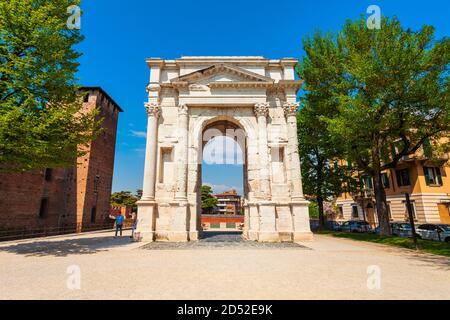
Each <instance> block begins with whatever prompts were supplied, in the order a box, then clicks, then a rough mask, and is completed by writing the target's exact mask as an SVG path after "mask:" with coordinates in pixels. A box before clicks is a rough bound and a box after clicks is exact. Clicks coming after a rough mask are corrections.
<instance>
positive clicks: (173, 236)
mask: <svg viewBox="0 0 450 320" xmlns="http://www.w3.org/2000/svg"><path fill="white" fill-rule="evenodd" d="M167 239H168V241H169V242H188V241H189V234H188V232H187V231H169V232H168V233H167Z"/></svg>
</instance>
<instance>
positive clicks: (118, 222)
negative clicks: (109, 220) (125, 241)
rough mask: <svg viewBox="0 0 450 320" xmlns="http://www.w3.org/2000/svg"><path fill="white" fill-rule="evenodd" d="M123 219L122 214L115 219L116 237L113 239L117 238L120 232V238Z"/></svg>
mask: <svg viewBox="0 0 450 320" xmlns="http://www.w3.org/2000/svg"><path fill="white" fill-rule="evenodd" d="M123 220H124V217H123V215H122V214H120V215H119V216H117V217H116V235H115V237H114V238H117V233H118V231H119V230H120V236H122V227H123Z"/></svg>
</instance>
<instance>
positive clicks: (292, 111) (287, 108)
mask: <svg viewBox="0 0 450 320" xmlns="http://www.w3.org/2000/svg"><path fill="white" fill-rule="evenodd" d="M299 107H300V103H299V102H285V103H283V110H284V115H285V116H286V117H290V116H294V117H295V116H296V115H297V112H298V108H299Z"/></svg>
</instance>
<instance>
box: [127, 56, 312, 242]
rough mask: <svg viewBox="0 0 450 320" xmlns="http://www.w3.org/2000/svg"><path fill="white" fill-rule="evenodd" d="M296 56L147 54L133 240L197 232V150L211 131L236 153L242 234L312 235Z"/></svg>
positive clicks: (191, 236)
mask: <svg viewBox="0 0 450 320" xmlns="http://www.w3.org/2000/svg"><path fill="white" fill-rule="evenodd" d="M296 63H297V60H296V59H290V58H288V59H280V60H269V59H265V58H263V57H182V58H180V59H176V60H162V59H158V58H150V59H147V64H148V66H149V68H150V70H151V71H150V82H149V85H148V87H147V92H148V102H147V103H145V107H146V110H147V114H148V129H147V145H146V154H145V169H144V170H145V171H144V186H143V195H142V199H141V200H140V201H139V202H138V222H137V229H136V232H135V237H136V238H137V240H143V241H154V240H168V241H192V240H197V239H198V238H199V236H200V235H201V231H202V230H201V225H200V214H201V203H200V187H201V163H202V156H203V153H202V149H203V147H204V146H205V143H206V142H207V140H208V139H209V138H210V136H211V132H218V133H220V134H222V135H227V136H231V135H233V139H235V141H237V143H239V146H240V148H241V150H242V151H243V154H244V158H245V160H244V163H243V166H244V208H245V209H244V211H245V226H244V231H243V236H244V237H245V238H246V239H248V240H254V241H299V240H309V239H311V238H312V234H311V231H310V227H309V215H308V202H307V201H306V200H305V199H304V196H303V190H302V182H301V173H300V161H299V155H298V140H297V122H296V113H297V111H298V107H299V104H298V103H297V102H296V94H297V91H298V90H299V89H300V87H301V85H302V82H301V81H299V80H295V78H294V67H295V64H296ZM211 130H213V131H211ZM206 132H207V133H206ZM208 135H209V136H208ZM213 135H216V134H213Z"/></svg>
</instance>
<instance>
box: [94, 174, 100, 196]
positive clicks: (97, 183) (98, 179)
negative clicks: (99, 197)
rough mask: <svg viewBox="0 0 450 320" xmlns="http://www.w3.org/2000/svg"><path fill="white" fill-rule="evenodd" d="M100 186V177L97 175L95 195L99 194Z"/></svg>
mask: <svg viewBox="0 0 450 320" xmlns="http://www.w3.org/2000/svg"><path fill="white" fill-rule="evenodd" d="M99 185H100V175H98V174H97V175H96V176H95V178H94V193H95V194H98V186H99Z"/></svg>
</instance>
